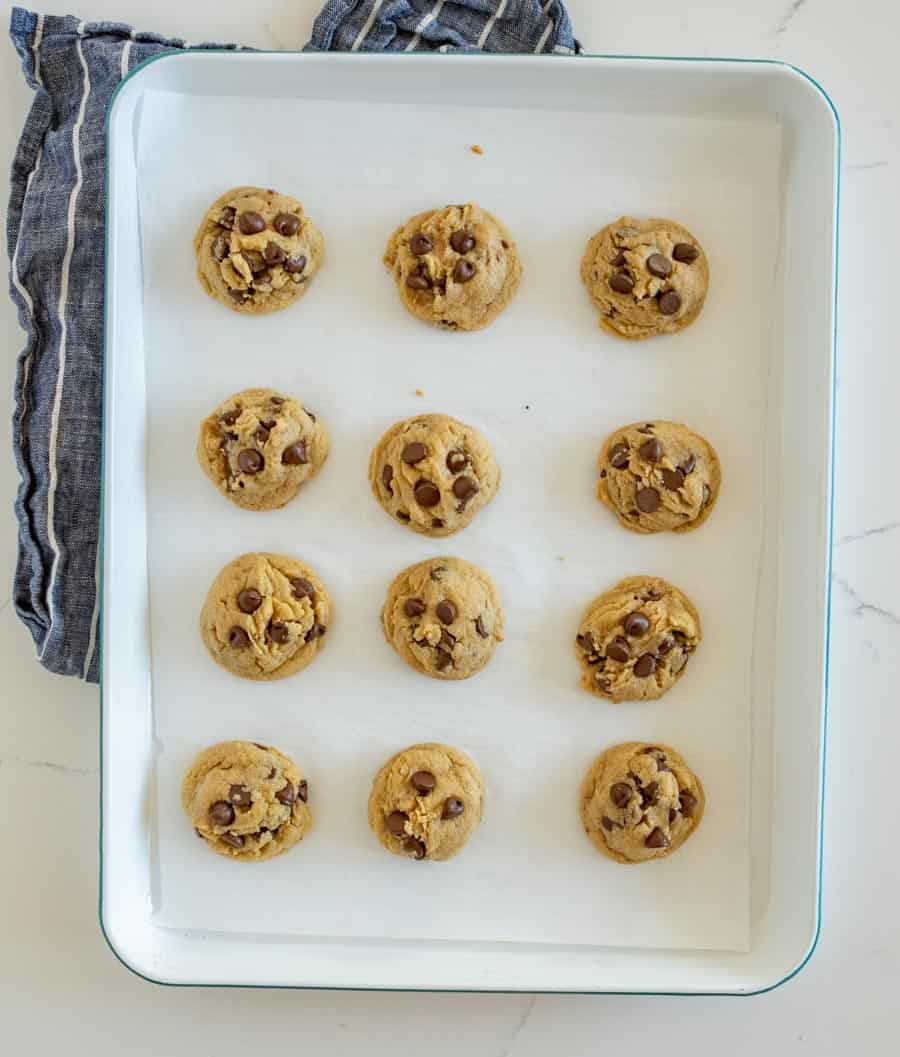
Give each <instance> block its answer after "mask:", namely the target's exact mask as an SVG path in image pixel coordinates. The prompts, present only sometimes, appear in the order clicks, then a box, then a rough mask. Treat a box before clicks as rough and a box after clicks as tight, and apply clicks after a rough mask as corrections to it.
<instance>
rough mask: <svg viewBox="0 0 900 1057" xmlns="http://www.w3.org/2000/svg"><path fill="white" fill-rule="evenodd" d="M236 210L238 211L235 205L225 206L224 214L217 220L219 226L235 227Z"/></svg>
mask: <svg viewBox="0 0 900 1057" xmlns="http://www.w3.org/2000/svg"><path fill="white" fill-rule="evenodd" d="M235 212H236V210H235V208H234V206H225V208H224V209H223V210H222V215H221V216H220V217H219V219H218V221H217V223H218V225H219V227H220V228H229V229H231V228H233V227H234V215H235Z"/></svg>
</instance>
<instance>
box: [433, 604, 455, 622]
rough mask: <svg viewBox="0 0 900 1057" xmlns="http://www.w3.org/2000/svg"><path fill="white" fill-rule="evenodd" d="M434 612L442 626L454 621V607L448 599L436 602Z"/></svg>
mask: <svg viewBox="0 0 900 1057" xmlns="http://www.w3.org/2000/svg"><path fill="white" fill-rule="evenodd" d="M434 611H435V613H437V618H438V620H439V621H440V622H441V623H442V624H452V623H453V621H454V620H456V606H455V605H454V604H453V603H452V602H451V601H450V600H449V599H448V598H445V599H444V600H443V601H441V602H438V604H437V605H436V606H435V609H434Z"/></svg>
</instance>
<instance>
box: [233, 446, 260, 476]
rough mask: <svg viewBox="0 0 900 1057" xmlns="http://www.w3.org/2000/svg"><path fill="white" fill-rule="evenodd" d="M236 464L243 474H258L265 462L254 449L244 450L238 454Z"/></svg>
mask: <svg viewBox="0 0 900 1057" xmlns="http://www.w3.org/2000/svg"><path fill="white" fill-rule="evenodd" d="M237 462H238V466H239V467H240V468H241V471H242V472H243V473H250V474H253V473H259V471H260V470H261V469H262V468H263V466H265V464H266V460H265V459H264V458H263V457H262V455H261V454H260V453H259V452H258V451H256V450H255V449H254V448H244V450H243V451H241V452H238V457H237Z"/></svg>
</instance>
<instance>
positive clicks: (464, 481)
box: [453, 477, 478, 502]
mask: <svg viewBox="0 0 900 1057" xmlns="http://www.w3.org/2000/svg"><path fill="white" fill-rule="evenodd" d="M477 491H478V485H477V484H476V483H475V482H474V481H473V480H472V478H471V477H457V478H456V480H455V481H454V482H453V494H454V495H455V496H456V498H457V499H461V500H462V501H463V502H466V501H468V500H469V499H471V498H472V496H473V495H475V493H476V492H477Z"/></svg>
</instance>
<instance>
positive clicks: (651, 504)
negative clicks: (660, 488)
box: [634, 488, 659, 514]
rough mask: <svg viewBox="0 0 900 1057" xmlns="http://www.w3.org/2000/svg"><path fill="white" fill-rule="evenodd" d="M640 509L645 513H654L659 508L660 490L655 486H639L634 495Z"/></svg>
mask: <svg viewBox="0 0 900 1057" xmlns="http://www.w3.org/2000/svg"><path fill="white" fill-rule="evenodd" d="M634 501H635V502H636V503H637V505H638V510H640V511H641V512H642V513H644V514H652V513H653V512H654V511H655V510H659V492H657V490H656V489H655V488H639V489H638V490H637V493H636V495H635V497H634Z"/></svg>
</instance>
